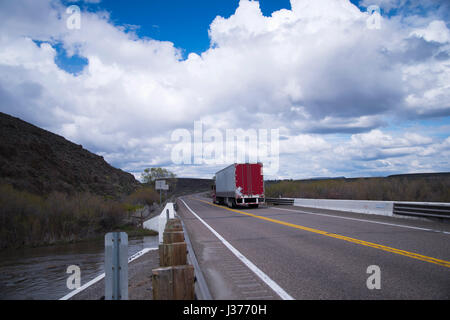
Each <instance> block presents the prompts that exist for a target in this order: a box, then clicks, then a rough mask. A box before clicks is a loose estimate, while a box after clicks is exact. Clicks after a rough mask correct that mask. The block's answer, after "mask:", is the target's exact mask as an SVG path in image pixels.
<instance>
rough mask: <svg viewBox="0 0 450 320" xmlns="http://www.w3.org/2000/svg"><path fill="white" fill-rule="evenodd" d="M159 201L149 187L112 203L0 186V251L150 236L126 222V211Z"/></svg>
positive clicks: (86, 196) (82, 195) (84, 196)
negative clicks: (108, 236)
mask: <svg viewBox="0 0 450 320" xmlns="http://www.w3.org/2000/svg"><path fill="white" fill-rule="evenodd" d="M157 199H158V200H159V195H158V194H157V193H156V192H155V191H154V190H153V189H152V188H140V189H138V190H136V191H135V192H134V193H133V194H131V195H129V196H127V197H125V198H123V199H121V200H114V199H111V198H107V197H102V196H98V195H93V194H89V193H78V194H72V195H67V194H64V193H60V192H53V193H51V194H49V195H48V196H39V195H35V194H31V193H29V192H26V191H19V190H16V189H14V188H13V187H12V186H10V185H7V184H2V185H0V249H5V248H11V247H16V248H17V247H24V246H41V245H52V244H62V243H72V242H76V241H83V240H89V239H95V238H98V237H103V236H104V234H105V233H107V232H111V231H125V232H127V233H128V235H129V236H130V237H132V236H143V235H154V232H150V231H148V230H144V229H142V228H140V227H139V226H138V225H135V224H132V223H130V221H129V214H130V211H131V210H133V209H134V208H136V207H140V206H142V205H145V204H147V205H151V204H153V202H155V201H157Z"/></svg>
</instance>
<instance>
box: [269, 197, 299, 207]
mask: <svg viewBox="0 0 450 320" xmlns="http://www.w3.org/2000/svg"><path fill="white" fill-rule="evenodd" d="M266 202H267V203H272V204H275V205H287V206H293V205H294V199H289V198H266Z"/></svg>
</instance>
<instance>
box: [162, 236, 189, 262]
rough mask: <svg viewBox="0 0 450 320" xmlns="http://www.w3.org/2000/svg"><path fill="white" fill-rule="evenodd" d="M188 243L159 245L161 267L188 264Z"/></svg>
mask: <svg viewBox="0 0 450 320" xmlns="http://www.w3.org/2000/svg"><path fill="white" fill-rule="evenodd" d="M186 253H187V246H186V242H176V243H170V244H165V243H163V244H160V245H159V265H160V266H161V267H170V266H179V265H184V264H186V263H187V254H186Z"/></svg>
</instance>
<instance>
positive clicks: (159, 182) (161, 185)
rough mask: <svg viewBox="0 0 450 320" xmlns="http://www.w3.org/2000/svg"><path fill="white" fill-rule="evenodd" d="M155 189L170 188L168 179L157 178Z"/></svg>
mask: <svg viewBox="0 0 450 320" xmlns="http://www.w3.org/2000/svg"><path fill="white" fill-rule="evenodd" d="M155 190H169V185H168V184H166V180H156V181H155Z"/></svg>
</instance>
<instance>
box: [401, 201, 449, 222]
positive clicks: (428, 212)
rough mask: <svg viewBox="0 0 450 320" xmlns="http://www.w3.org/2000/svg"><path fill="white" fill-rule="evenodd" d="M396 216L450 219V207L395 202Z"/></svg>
mask: <svg viewBox="0 0 450 320" xmlns="http://www.w3.org/2000/svg"><path fill="white" fill-rule="evenodd" d="M393 213H394V214H399V215H404V216H417V217H433V218H443V219H450V206H449V205H439V204H435V203H433V204H424V203H420V204H415V203H405V202H394V210H393Z"/></svg>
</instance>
